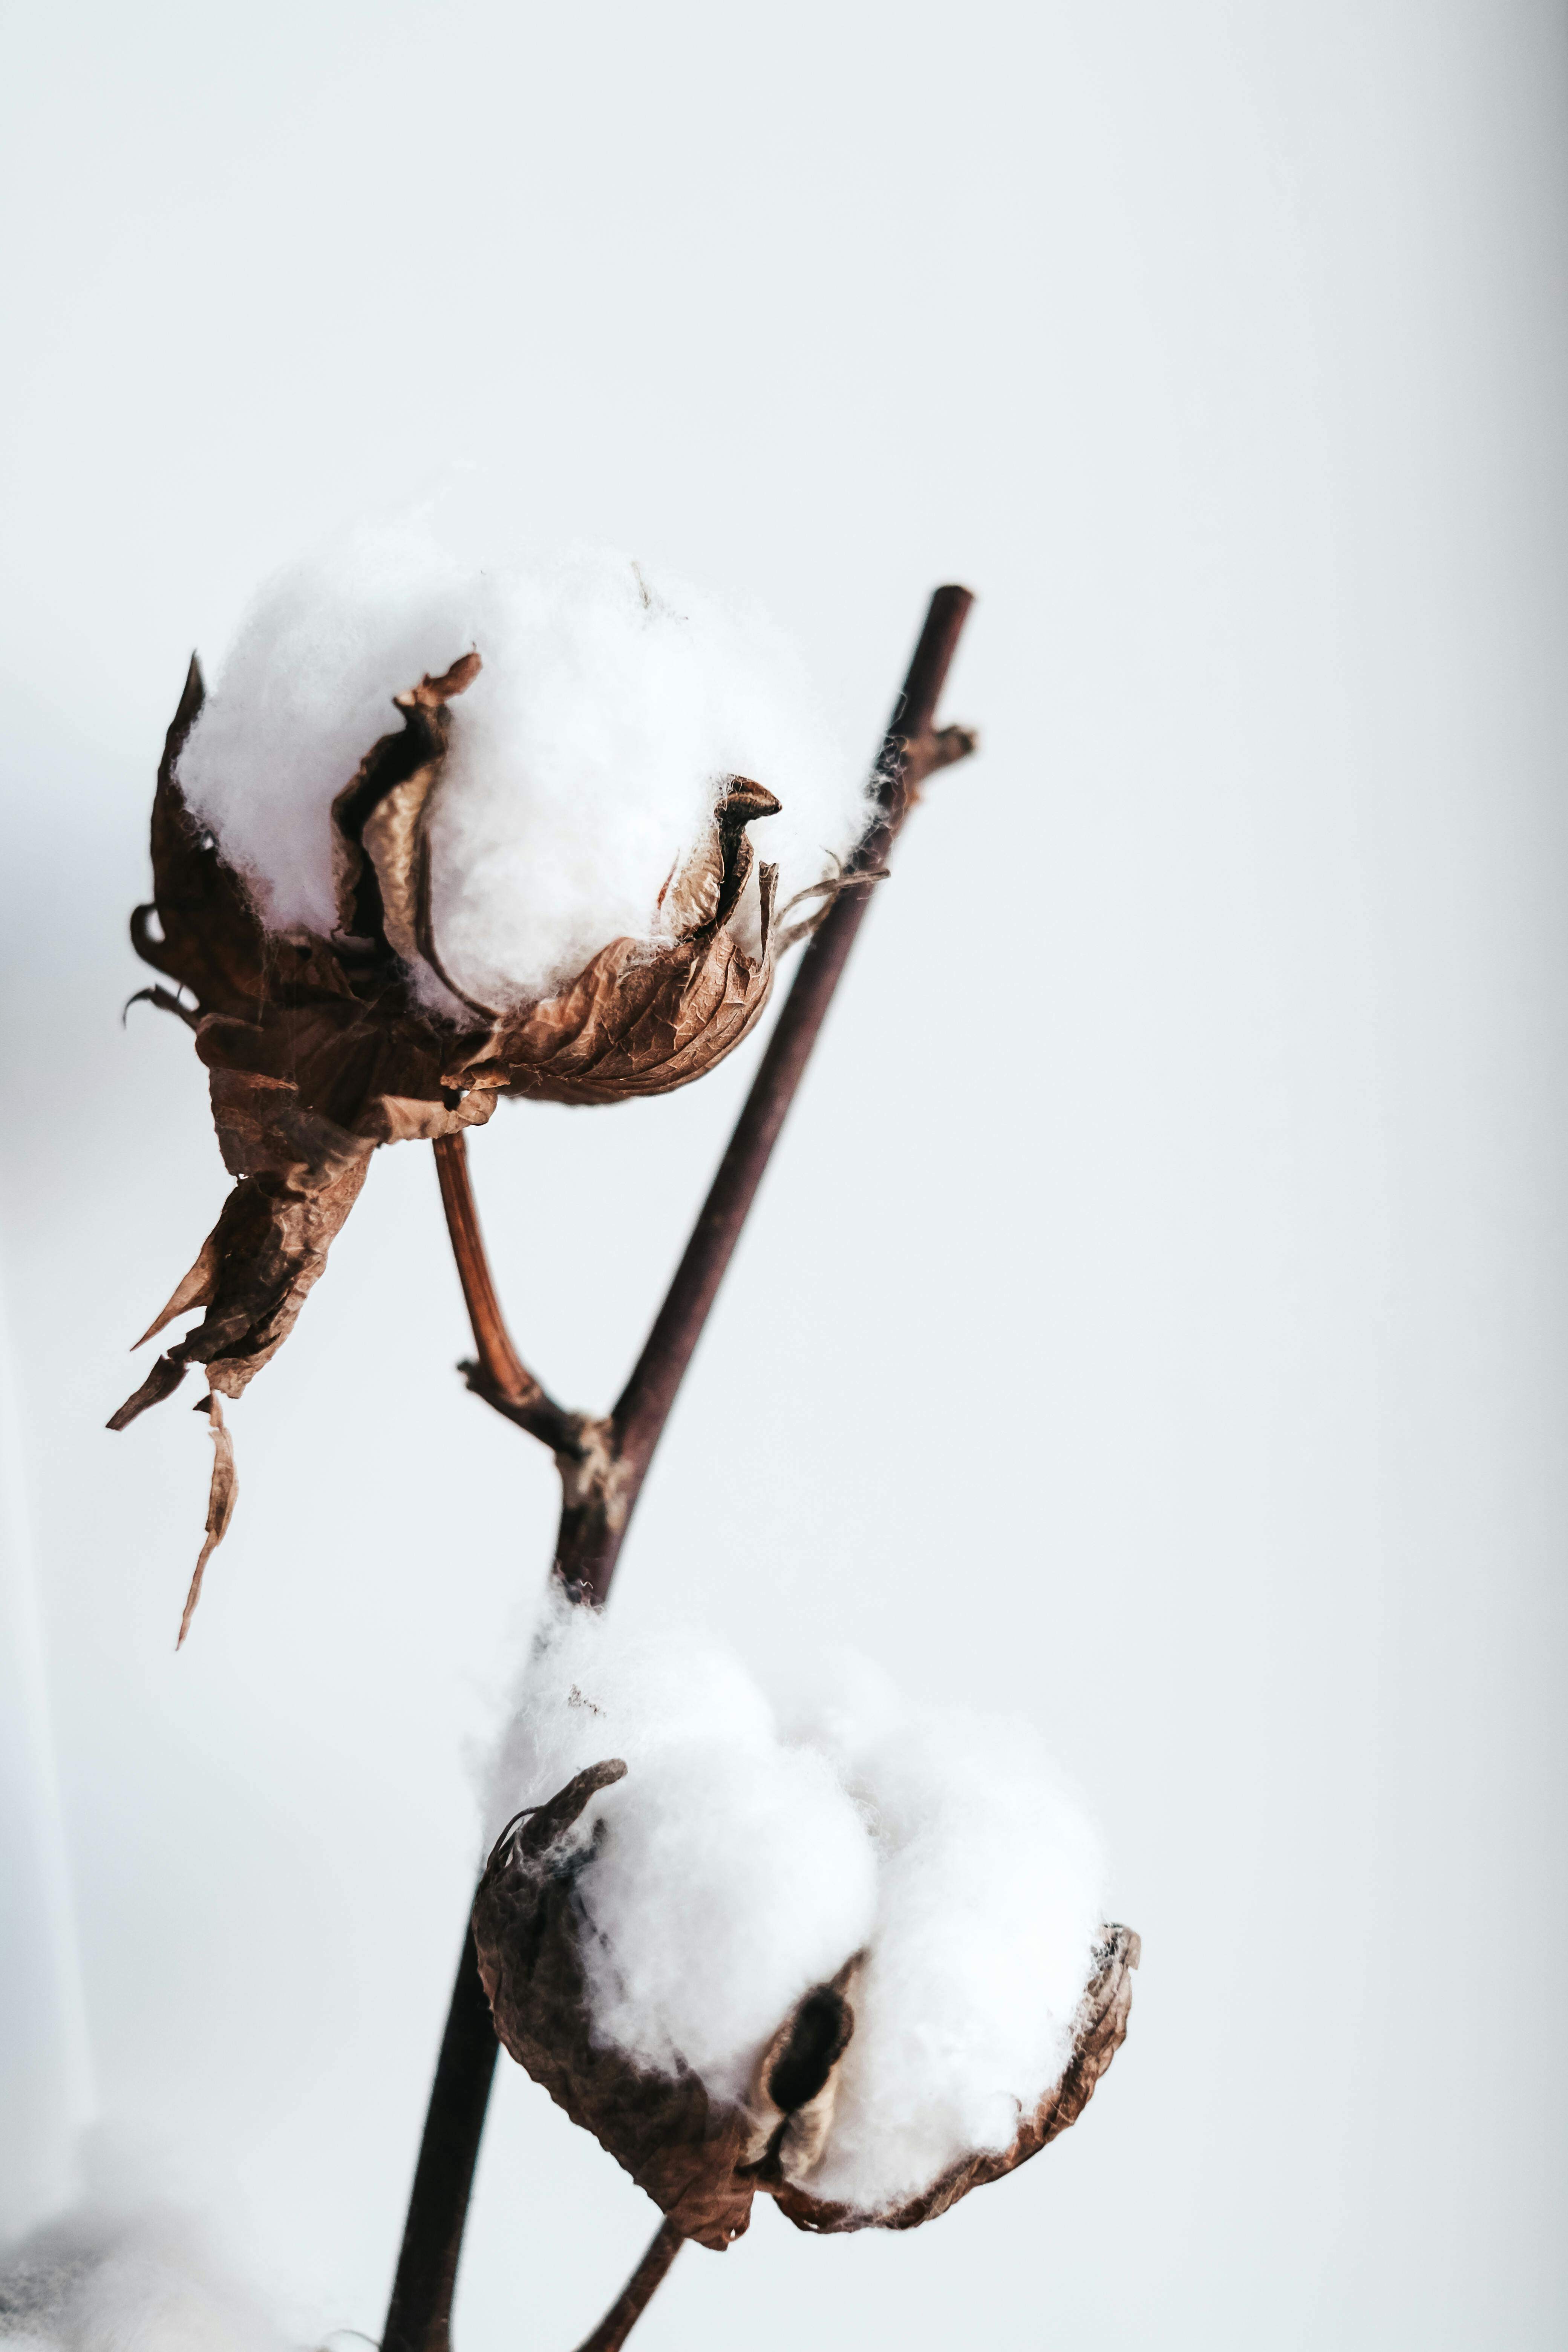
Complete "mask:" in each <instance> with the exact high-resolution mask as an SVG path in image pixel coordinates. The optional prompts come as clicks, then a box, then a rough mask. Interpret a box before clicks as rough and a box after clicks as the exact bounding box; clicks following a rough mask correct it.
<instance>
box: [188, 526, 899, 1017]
mask: <svg viewBox="0 0 1568 2352" xmlns="http://www.w3.org/2000/svg"><path fill="white" fill-rule="evenodd" d="M470 647H474V648H476V649H477V650H478V651H479V655H480V656H481V660H482V663H483V667H482V668H481V670H480V672H479V677H477V678H476V679H475V680H474V682H473V683H472V685H470V686H469V687H468V689H467V691H466V693H465V695H464V696H463V698H462V700H461V702H460V703H457V704H454V705H453V707H452V710H451V716H450V740H449V749H448V752H447V759H446V761H445V764H444V769H443V773H442V776H441V781H440V783H439V786H438V788H437V792H436V793H435V795H434V796H433V799H432V803H431V808H430V844H431V914H432V919H433V924H434V930H435V935H436V938H437V942H438V945H439V950H440V955H441V961H442V962H443V964H444V965H445V967H446V969H447V971H448V973H449V974H450V975H451V977H452V978H453V979H454V980H455V981H456V982H458V986H459V987H460V988H462V989H463V990H465V991H466V992H468V993H470V994H472V995H473V996H475V997H477V998H478V999H479V1000H480V1001H482V1002H484V1003H490V1004H494V1005H496V1006H498V1007H505V1006H509V1005H512V1004H516V1003H521V1002H525V1001H527V1000H529V999H530V998H532V997H535V996H539V995H542V994H543V993H546V992H548V991H550V990H551V989H552V988H553V987H556V986H558V985H559V984H561V983H562V982H564V981H566V980H568V979H570V978H572V977H573V976H574V974H575V973H576V972H577V971H580V970H581V969H582V967H583V966H584V964H585V963H586V962H587V961H588V960H589V959H590V958H591V957H592V956H593V955H594V954H595V953H596V952H597V950H599V949H600V948H602V947H604V946H605V944H606V943H607V942H608V941H609V940H612V939H616V938H623V937H626V938H632V939H647V940H649V941H650V942H651V941H652V940H656V939H657V938H658V936H659V929H658V894H659V891H660V889H661V888H662V887H663V885H664V883H665V881H666V879H667V878H668V876H669V874H670V871H671V868H672V867H673V866H675V865H676V863H677V862H678V861H679V858H680V857H681V856H683V855H684V854H685V853H686V852H687V851H688V850H689V849H691V848H692V847H693V846H694V845H696V844H697V843H698V841H699V840H700V836H701V834H702V830H703V827H704V825H705V824H706V822H707V820H708V818H709V816H710V813H711V810H712V808H713V805H714V801H715V798H716V794H717V792H718V789H719V786H720V784H721V782H722V780H723V779H724V778H726V777H728V776H731V775H747V776H751V777H752V778H753V779H754V780H755V781H756V782H759V783H763V784H764V785H766V787H767V788H768V790H769V791H771V792H773V793H774V794H775V795H776V796H777V798H778V799H779V800H780V801H781V802H782V803H783V808H782V812H781V814H779V815H777V816H775V817H771V818H769V819H767V820H766V822H765V824H763V825H761V826H759V830H758V834H757V854H758V855H759V856H761V857H763V858H764V859H766V860H767V861H768V862H770V863H772V864H775V865H777V866H779V868H780V877H779V881H780V893H781V899H787V898H789V897H791V896H792V895H793V894H794V892H795V891H796V890H798V889H801V888H804V887H806V886H808V885H809V884H811V883H813V882H815V881H817V880H819V879H820V878H821V877H823V876H824V874H825V873H826V872H827V871H829V870H830V867H831V864H832V860H833V858H834V857H835V856H839V857H842V856H847V854H848V852H849V851H850V849H852V848H853V846H854V845H855V843H856V842H857V841H858V838H859V836H860V835H861V834H862V833H863V831H864V830H865V827H866V824H867V822H868V816H869V814H870V803H869V800H868V793H867V787H866V782H865V779H864V777H863V775H862V774H861V772H860V771H859V770H858V766H857V764H856V763H855V762H854V761H851V760H850V759H848V758H847V756H846V755H845V753H844V751H843V750H842V749H841V747H840V746H839V745H838V743H837V741H836V740H835V738H834V735H833V731H832V730H831V728H830V727H829V726H828V725H827V723H826V719H825V718H824V715H823V713H822V711H821V709H820V707H819V706H818V704H817V702H816V698H815V696H814V695H813V693H812V690H811V688H810V686H809V683H808V681H807V679H806V678H805V674H804V671H803V670H802V667H801V665H800V663H799V661H798V658H797V657H796V656H795V654H794V653H793V651H792V650H791V648H790V647H789V646H788V645H787V643H786V642H785V641H784V639H783V638H782V637H781V636H780V635H778V633H777V632H776V631H775V630H774V629H773V627H772V626H771V625H769V624H768V623H767V622H766V621H765V619H763V617H762V616H761V615H760V614H756V613H752V612H743V611H742V610H741V609H739V608H736V607H731V606H727V605H724V604H721V603H720V602H718V601H717V600H715V599H713V598H711V597H710V596H707V595H705V594H703V593H701V592H700V590H698V589H696V588H693V587H691V586H690V585H689V584H688V583H684V582H679V581H676V580H672V579H668V578H658V577H655V576H653V575H650V574H649V572H647V568H646V567H642V566H639V565H637V564H636V563H634V562H633V561H632V560H631V558H629V557H628V556H626V555H623V554H619V553H613V552H607V551H578V552H576V553H574V554H573V555H571V556H569V557H566V558H563V559H560V560H557V561H555V562H549V563H545V562H535V563H532V564H531V565H527V566H522V565H516V566H497V567H493V568H489V569H486V570H483V571H477V570H474V569H473V568H471V567H469V566H468V565H465V564H462V563H459V562H458V561H457V560H456V558H454V557H453V556H452V555H450V554H449V553H448V552H447V551H445V550H444V549H443V548H441V547H440V545H439V544H438V543H437V541H435V540H434V539H432V538H430V537H428V536H426V535H425V534H424V533H422V532H418V531H416V530H411V529H401V530H378V531H361V532H359V533H357V534H355V535H354V536H353V538H352V539H351V540H350V541H348V542H346V543H345V544H343V545H342V546H341V547H339V548H336V549H334V550H331V551H328V552H327V553H326V554H325V555H323V556H321V557H318V558H315V559H312V560H311V561H310V562H303V563H300V564H298V565H296V566H294V567H292V568H291V569H290V570H289V571H288V572H285V573H283V574H281V575H280V576H279V578H278V579H277V580H275V581H274V582H273V583H271V584H270V586H269V587H268V589H267V590H266V591H265V592H264V593H263V594H262V596H261V597H260V598H259V599H258V603H257V604H256V605H255V607H254V608H253V610H252V612H251V613H250V614H249V616H248V617H247V621H246V622H245V624H244V625H243V626H242V628H241V630H240V633H239V635H238V637H237V640H236V643H235V646H234V648H233V650H232V652H231V653H230V655H229V656H228V658H227V660H226V663H225V665H224V667H223V670H222V672H221V675H220V677H219V678H218V681H217V684H216V689H215V690H214V691H213V693H212V694H211V695H210V696H209V698H208V700H207V703H206V705H205V709H203V711H202V713H201V716H200V718H199V719H198V720H197V722H196V724H195V728H194V729H193V730H192V733H191V737H190V740H189V742H188V743H187V745H186V747H185V750H184V753H183V755H182V758H181V762H180V771H179V773H180V781H181V783H182V786H183V788H184V792H185V793H186V795H187V798H188V800H189V802H190V803H191V805H192V807H193V808H194V809H195V810H196V812H197V813H198V814H200V815H201V816H202V817H203V818H204V819H205V822H206V823H207V824H210V825H211V826H212V828H213V830H214V832H215V834H216V836H217V838H218V840H219V842H220V844H221V845H222V847H223V850H224V854H225V856H226V857H227V858H228V859H229V860H230V862H231V863H233V864H235V865H237V866H238V867H239V868H240V869H241V870H242V871H243V872H244V873H245V875H246V876H247V878H248V880H249V881H250V883H251V886H252V887H253V890H254V891H255V894H256V897H257V899H258V905H259V907H260V908H261V911H262V913H263V916H264V918H265V919H266V920H267V921H268V924H269V925H271V926H272V927H273V928H274V929H288V928H289V927H291V926H300V927H302V928H306V929H313V930H316V931H318V932H322V933H330V932H331V929H332V927H333V924H334V922H335V920H336V915H335V908H334V901H333V895H332V871H331V835H330V829H329V813H330V809H331V802H332V799H333V797H334V795H335V794H336V793H338V792H339V791H340V790H341V789H342V786H343V785H344V784H345V783H347V782H348V781H349V780H350V778H351V777H352V776H353V773H354V772H355V769H356V768H357V766H358V764H359V761H361V759H362V758H363V755H364V753H365V752H366V751H368V750H369V748H370V746H371V744H372V743H373V742H374V741H375V740H376V739H377V738H378V737H379V736H381V735H383V734H385V733H386V732H387V731H388V730H389V728H391V727H392V726H393V725H394V724H395V719H394V714H393V711H392V709H391V701H392V698H393V696H394V695H395V694H396V693H398V692H401V691H403V690H405V689H406V688H410V687H412V686H413V685H415V684H416V682H417V680H418V679H419V677H421V676H422V675H424V674H425V673H426V671H430V672H434V673H438V672H440V671H443V670H445V669H446V668H447V666H448V665H449V664H450V663H451V662H453V661H454V660H455V659H456V658H457V657H458V656H459V655H460V654H462V653H464V652H466V651H468V649H469V648H470ZM424 984H425V985H426V987H427V988H429V989H430V991H431V992H432V999H433V1001H434V998H435V995H436V993H437V991H436V984H435V983H434V982H433V980H431V979H430V978H429V976H427V975H426V976H424ZM443 1002H447V1003H449V1000H443Z"/></svg>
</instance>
